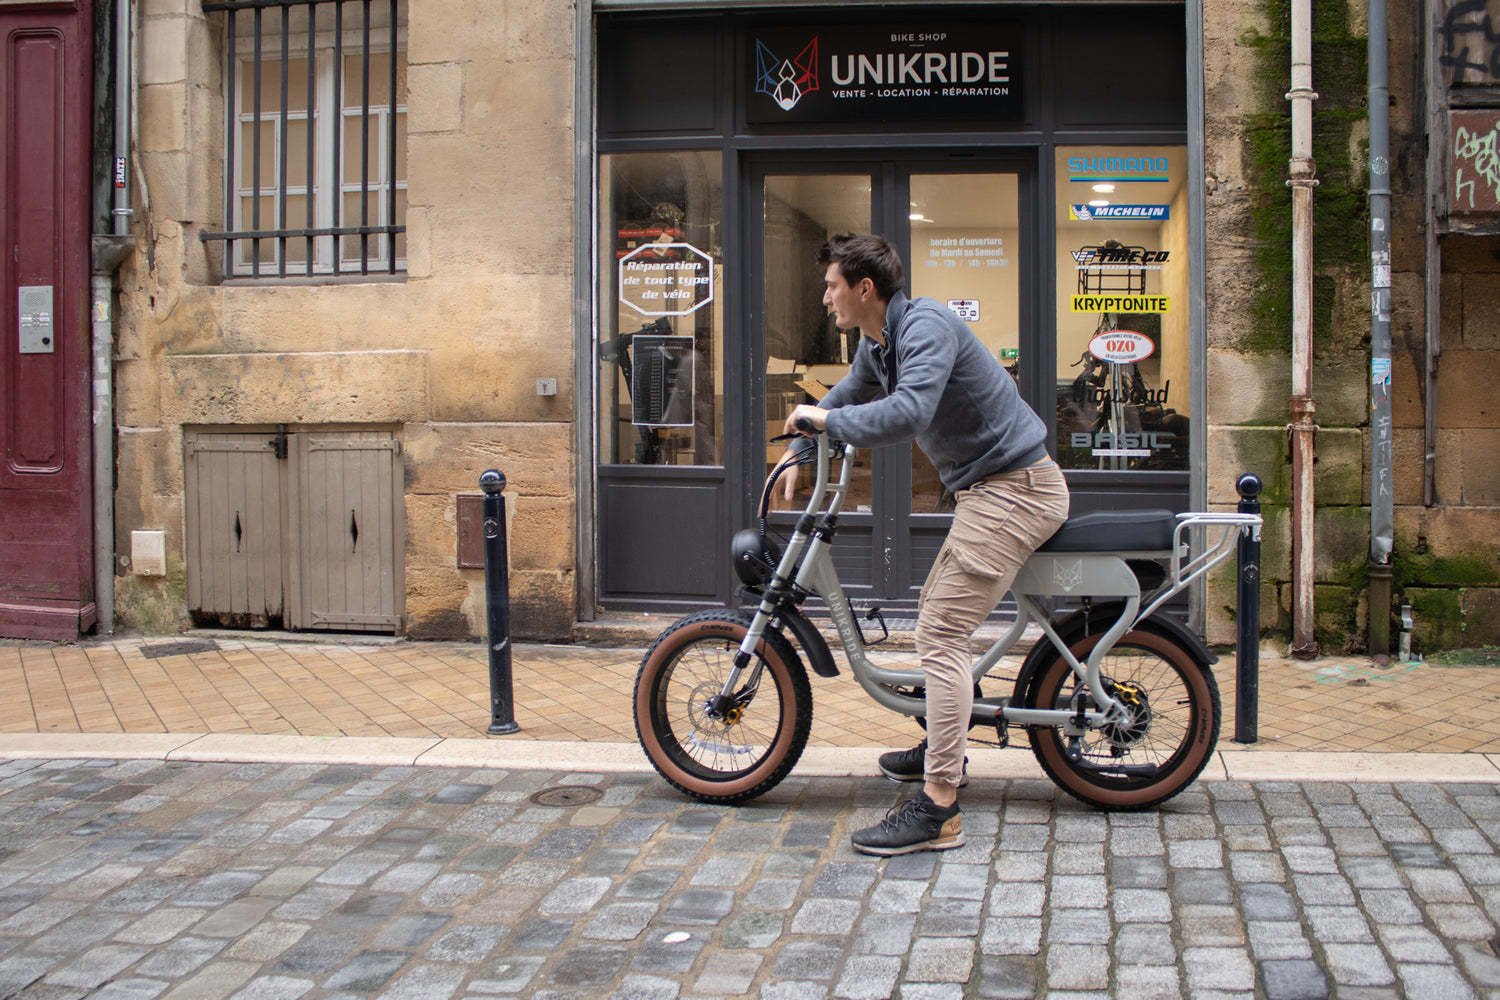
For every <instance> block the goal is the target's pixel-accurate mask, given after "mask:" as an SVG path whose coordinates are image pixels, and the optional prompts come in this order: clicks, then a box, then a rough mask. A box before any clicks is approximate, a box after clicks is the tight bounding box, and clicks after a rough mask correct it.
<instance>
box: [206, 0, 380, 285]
mask: <svg viewBox="0 0 1500 1000" xmlns="http://www.w3.org/2000/svg"><path fill="white" fill-rule="evenodd" d="M406 5H407V0H208V2H205V3H204V4H203V10H204V11H206V12H215V11H222V12H223V13H224V15H225V17H224V21H225V40H226V45H225V52H226V54H227V55H226V60H227V65H226V69H225V87H224V107H225V130H224V131H225V184H224V219H225V228H224V231H223V232H211V233H204V234H203V237H202V238H203V239H204V240H223V241H224V243H225V270H226V272H227V273H228V274H230V275H233V276H236V277H242V276H243V277H253V278H261V277H289V276H299V275H301V276H309V277H311V276H318V275H349V274H361V275H368V274H372V273H379V272H385V273H389V274H395V273H397V272H399V271H404V270H405V268H406V259H405V258H406V224H405V223H406V104H405V101H404V95H405V92H406V52H405V25H406Z"/></svg>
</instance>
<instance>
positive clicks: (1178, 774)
mask: <svg viewBox="0 0 1500 1000" xmlns="http://www.w3.org/2000/svg"><path fill="white" fill-rule="evenodd" d="M1101 638H1102V633H1101V634H1096V635H1091V636H1087V637H1085V638H1082V639H1079V640H1077V641H1076V642H1074V643H1073V645H1072V646H1071V647H1070V648H1071V649H1072V652H1073V655H1074V656H1075V657H1077V658H1078V660H1079V661H1080V662H1082V661H1083V659H1084V658H1085V657H1086V656H1087V655H1088V654H1089V651H1090V650H1092V649H1093V648H1094V646H1095V645H1096V644H1097V643H1098V641H1099V640H1100V639H1101ZM1121 647H1136V648H1139V649H1144V650H1149V651H1151V652H1153V653H1155V654H1157V655H1158V656H1160V657H1161V658H1162V659H1163V660H1164V661H1166V662H1167V663H1169V664H1171V665H1172V668H1173V669H1174V670H1175V672H1176V674H1177V676H1178V677H1180V678H1181V679H1182V681H1183V683H1184V684H1185V685H1186V687H1187V690H1188V692H1189V695H1190V701H1191V711H1190V715H1189V719H1188V722H1187V726H1188V736H1187V739H1186V740H1185V741H1184V742H1183V744H1182V745H1181V746H1180V747H1179V748H1178V749H1177V751H1176V752H1174V753H1173V754H1172V756H1171V758H1170V759H1169V760H1168V761H1166V762H1165V763H1163V765H1162V768H1163V770H1162V771H1161V773H1160V774H1159V775H1158V776H1157V777H1156V778H1155V779H1154V780H1150V781H1119V782H1115V781H1104V780H1099V779H1095V778H1093V777H1091V776H1089V775H1088V774H1086V773H1085V772H1083V771H1082V770H1081V769H1079V768H1078V766H1077V765H1075V764H1074V763H1073V762H1072V761H1070V760H1068V757H1067V753H1066V752H1065V750H1064V746H1063V741H1062V737H1061V735H1060V732H1059V730H1057V729H1054V728H1051V727H1043V726H1039V727H1036V728H1034V729H1032V731H1031V749H1032V752H1033V753H1034V754H1035V755H1036V758H1037V762H1038V763H1040V764H1041V765H1042V769H1043V770H1045V771H1046V772H1047V774H1048V775H1049V776H1050V777H1051V778H1052V780H1053V781H1054V782H1056V783H1057V785H1058V787H1060V788H1062V789H1063V790H1064V791H1065V792H1067V793H1068V794H1069V795H1072V796H1073V797H1074V798H1076V799H1079V800H1081V801H1083V802H1086V803H1088V804H1090V805H1093V806H1098V807H1099V808H1101V809H1106V810H1134V809H1149V808H1150V807H1152V806H1154V805H1159V804H1160V803H1162V802H1165V801H1166V800H1167V799H1170V798H1171V797H1172V796H1174V795H1176V794H1177V793H1179V792H1181V791H1182V790H1183V789H1184V788H1186V787H1187V786H1188V785H1190V784H1192V783H1193V781H1194V780H1195V779H1196V778H1197V777H1198V775H1199V774H1200V773H1201V772H1202V771H1203V768H1204V766H1205V765H1206V764H1207V763H1208V759H1209V757H1210V756H1212V755H1213V752H1214V747H1215V744H1216V743H1217V741H1218V734H1219V697H1218V685H1216V684H1215V683H1214V681H1213V676H1212V675H1211V674H1209V673H1208V671H1206V670H1204V669H1202V668H1201V667H1199V666H1198V664H1197V663H1196V662H1195V661H1194V660H1193V658H1192V656H1190V655H1189V654H1188V652H1187V651H1186V650H1184V649H1183V648H1182V647H1181V646H1179V645H1177V644H1176V643H1175V642H1172V641H1171V640H1170V639H1167V638H1164V637H1162V636H1159V635H1157V634H1155V633H1153V632H1145V631H1131V632H1127V633H1126V634H1125V635H1124V636H1122V637H1121V638H1120V640H1119V641H1118V642H1117V643H1115V648H1121ZM1107 662H1108V661H1107V660H1106V663H1107ZM1105 672H1106V673H1108V671H1107V670H1106V671H1105ZM1072 676H1073V671H1072V668H1070V667H1069V666H1068V664H1067V662H1066V661H1065V660H1063V658H1062V657H1061V656H1057V655H1054V656H1053V657H1052V659H1051V661H1050V662H1049V663H1048V664H1047V666H1045V667H1044V668H1043V669H1042V672H1041V676H1040V678H1039V679H1038V681H1037V683H1036V684H1035V685H1034V686H1033V688H1032V690H1033V691H1034V692H1036V697H1035V701H1034V705H1035V706H1037V707H1045V708H1051V707H1053V705H1054V703H1055V700H1056V697H1057V693H1058V691H1059V690H1060V689H1061V688H1063V686H1064V685H1066V684H1067V682H1068V680H1069V679H1070V678H1071V677H1072ZM1157 695H1158V692H1155V691H1148V692H1147V696H1148V697H1156V696H1157Z"/></svg>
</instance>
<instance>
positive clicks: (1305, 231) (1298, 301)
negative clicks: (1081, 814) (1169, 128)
mask: <svg viewBox="0 0 1500 1000" xmlns="http://www.w3.org/2000/svg"><path fill="white" fill-rule="evenodd" d="M1291 13H1292V80H1291V83H1292V87H1291V90H1289V91H1287V94H1286V98H1287V100H1288V101H1290V102H1291V104H1292V158H1291V160H1290V162H1289V163H1288V177H1287V182H1286V183H1287V186H1288V187H1290V188H1291V189H1292V398H1291V418H1292V422H1291V428H1290V430H1291V452H1292V649H1291V652H1292V655H1293V656H1294V657H1297V658H1298V659H1311V658H1312V657H1314V656H1316V655H1317V653H1318V644H1317V640H1316V639H1315V638H1314V636H1313V511H1314V507H1313V432H1314V429H1315V424H1314V421H1313V414H1314V412H1316V410H1317V406H1316V404H1315V403H1314V402H1313V395H1312V364H1313V343H1312V330H1313V324H1312V290H1313V253H1312V250H1313V242H1312V233H1313V229H1312V227H1313V188H1315V187H1317V186H1318V181H1317V178H1316V176H1315V174H1316V173H1317V165H1316V164H1315V163H1314V162H1313V156H1312V102H1313V101H1315V100H1316V99H1317V97H1318V95H1317V94H1316V93H1315V92H1314V91H1313V89H1312V2H1311V0H1294V2H1293V3H1292V11H1291Z"/></svg>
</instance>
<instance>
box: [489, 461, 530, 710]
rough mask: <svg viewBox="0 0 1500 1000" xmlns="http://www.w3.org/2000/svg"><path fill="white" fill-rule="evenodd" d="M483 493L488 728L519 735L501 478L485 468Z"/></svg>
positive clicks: (500, 475)
mask: <svg viewBox="0 0 1500 1000" xmlns="http://www.w3.org/2000/svg"><path fill="white" fill-rule="evenodd" d="M479 488H480V489H481V490H483V491H484V503H483V513H484V603H485V612H486V617H487V619H488V628H489V646H490V728H489V731H490V732H491V733H492V734H494V735H496V736H503V735H506V734H508V733H514V732H519V731H520V729H521V727H520V726H519V725H518V724H517V723H516V703H515V698H514V696H513V694H512V687H511V671H510V553H509V551H508V550H507V548H506V542H505V497H503V496H501V491H502V490H504V489H505V476H504V475H503V474H502V473H501V472H500V471H499V470H497V469H489V470H487V471H485V472H484V473H483V474H482V475H480V477H479Z"/></svg>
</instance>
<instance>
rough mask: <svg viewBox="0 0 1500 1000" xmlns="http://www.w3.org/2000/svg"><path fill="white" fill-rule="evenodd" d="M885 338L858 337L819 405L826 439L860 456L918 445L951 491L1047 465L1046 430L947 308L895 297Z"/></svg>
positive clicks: (930, 301) (1006, 376)
mask: <svg viewBox="0 0 1500 1000" xmlns="http://www.w3.org/2000/svg"><path fill="white" fill-rule="evenodd" d="M883 332H884V335H885V346H884V347H881V346H880V345H879V344H877V343H875V341H873V340H871V339H870V338H869V337H861V338H860V343H859V350H858V351H857V352H856V353H855V355H854V363H853V365H851V366H850V369H849V374H848V375H845V376H844V377H843V378H842V379H840V380H839V384H838V385H836V386H834V387H833V388H832V389H831V390H829V392H828V395H826V396H824V397H823V399H822V400H820V401H819V402H818V405H819V406H820V407H822V408H823V409H825V410H828V411H829V413H828V433H829V434H830V435H832V436H833V437H835V438H838V439H839V440H841V441H844V442H847V443H849V444H852V445H854V446H856V447H859V448H872V447H876V446H878V445H886V444H898V443H900V442H902V441H910V440H912V439H916V442H917V446H918V447H920V448H921V449H922V451H923V453H924V454H926V455H927V458H928V459H929V460H930V461H931V462H932V464H933V466H934V467H935V468H936V469H937V471H938V478H939V479H941V480H942V483H943V485H944V486H945V487H947V488H948V489H950V490H952V491H953V492H955V493H956V492H958V491H959V490H962V489H965V488H967V487H969V486H972V485H973V484H974V483H976V482H978V481H979V480H981V479H984V478H985V477H987V476H992V475H995V474H996V473H1000V472H1009V471H1011V470H1013V469H1021V468H1025V467H1026V466H1028V465H1033V464H1035V463H1036V462H1039V461H1041V460H1042V459H1044V458H1046V457H1047V427H1046V425H1045V424H1044V423H1042V420H1041V418H1040V417H1038V416H1037V415H1036V413H1035V412H1033V411H1032V409H1031V407H1029V406H1027V405H1026V402H1025V401H1024V400H1022V399H1021V394H1020V393H1019V392H1018V391H1017V390H1016V384H1015V380H1014V379H1012V378H1011V377H1010V375H1009V373H1007V372H1006V371H1005V369H1004V368H1002V367H1000V362H999V361H997V360H996V359H995V357H994V355H992V354H990V352H989V350H988V349H987V348H986V347H985V346H984V345H983V344H982V343H980V341H979V338H978V337H976V336H974V331H972V330H970V329H969V327H968V325H967V324H965V323H964V321H963V320H961V319H959V318H958V317H957V316H955V315H954V314H953V312H952V310H950V309H948V308H947V307H946V306H944V305H943V304H942V303H940V302H937V301H935V300H933V299H929V298H918V299H915V300H913V299H908V298H907V297H906V295H905V293H903V292H897V293H896V296H895V297H894V298H893V299H891V301H890V303H889V304H888V305H887V307H886V313H885V330H884V331H883Z"/></svg>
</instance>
